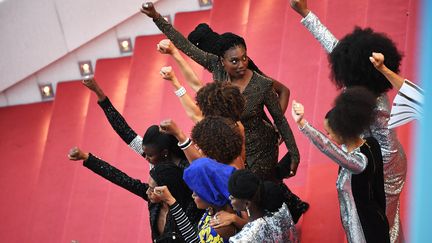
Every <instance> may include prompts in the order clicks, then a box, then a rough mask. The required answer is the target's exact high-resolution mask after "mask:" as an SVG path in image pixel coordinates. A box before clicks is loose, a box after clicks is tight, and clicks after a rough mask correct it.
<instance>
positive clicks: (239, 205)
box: [229, 195, 247, 212]
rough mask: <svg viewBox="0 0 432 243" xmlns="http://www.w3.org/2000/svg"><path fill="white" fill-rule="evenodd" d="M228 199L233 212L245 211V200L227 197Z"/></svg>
mask: <svg viewBox="0 0 432 243" xmlns="http://www.w3.org/2000/svg"><path fill="white" fill-rule="evenodd" d="M229 199H230V200H231V206H232V207H233V209H234V210H235V211H237V212H240V211H246V205H247V203H246V200H244V199H239V198H235V197H233V196H232V195H230V196H229Z"/></svg>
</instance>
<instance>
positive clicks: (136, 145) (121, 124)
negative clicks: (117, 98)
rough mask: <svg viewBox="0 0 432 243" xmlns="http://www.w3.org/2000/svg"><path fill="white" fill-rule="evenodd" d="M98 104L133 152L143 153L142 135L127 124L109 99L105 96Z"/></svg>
mask: <svg viewBox="0 0 432 243" xmlns="http://www.w3.org/2000/svg"><path fill="white" fill-rule="evenodd" d="M98 104H99V106H100V107H101V108H102V110H103V111H104V113H105V116H106V118H107V119H108V122H109V123H110V124H111V127H112V128H113V129H114V131H115V132H116V133H117V134H118V135H119V136H120V137H121V139H122V140H123V141H124V142H125V143H126V144H127V145H129V147H131V148H132V149H133V150H134V151H135V152H137V153H138V154H140V155H143V154H144V151H143V150H142V146H141V144H142V137H141V136H139V135H138V134H137V133H136V132H135V131H134V130H133V129H132V128H131V127H130V126H129V124H127V122H126V120H125V119H124V118H123V116H122V115H121V114H120V113H119V112H118V111H117V109H116V108H115V107H114V106H113V105H112V103H111V101H110V100H109V99H108V97H106V99H104V100H103V101H98Z"/></svg>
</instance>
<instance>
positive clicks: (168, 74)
mask: <svg viewBox="0 0 432 243" xmlns="http://www.w3.org/2000/svg"><path fill="white" fill-rule="evenodd" d="M160 74H161V76H162V78H163V79H165V80H168V81H170V82H171V84H172V86H173V88H174V93H175V94H176V95H177V96H178V97H179V99H180V103H181V104H182V106H183V108H184V109H185V111H186V114H187V116H188V117H189V118H190V119H192V121H193V122H194V123H197V122H199V121H201V120H202V119H203V115H202V112H201V110H200V109H199V107H198V106H197V105H196V103H195V102H194V101H193V100H192V98H191V97H190V96H189V94H187V93H186V89H185V88H184V87H183V86H182V85H181V84H180V82H179V81H178V79H177V77H176V75H175V73H174V71H173V70H172V68H171V67H162V68H161V70H160Z"/></svg>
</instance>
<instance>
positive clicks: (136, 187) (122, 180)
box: [83, 154, 149, 201]
mask: <svg viewBox="0 0 432 243" xmlns="http://www.w3.org/2000/svg"><path fill="white" fill-rule="evenodd" d="M83 165H84V166H85V167H87V168H88V169H90V170H91V171H93V172H94V173H96V174H98V175H100V176H102V177H103V178H105V179H107V180H109V181H111V182H112V183H114V184H116V185H117V186H120V187H122V188H124V189H126V190H128V191H130V192H132V193H133V194H135V195H137V196H139V197H141V198H143V199H144V200H146V201H148V197H147V194H146V191H147V189H148V187H149V185H148V184H147V183H143V182H141V181H140V180H138V179H134V178H131V177H130V176H128V175H127V174H125V173H124V172H122V171H121V170H119V169H117V168H115V167H114V166H112V165H110V164H108V163H107V162H105V161H103V160H101V159H99V158H97V157H95V156H93V155H92V154H89V157H88V159H87V160H85V161H84V163H83Z"/></svg>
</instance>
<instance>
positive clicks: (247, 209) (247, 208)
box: [246, 206, 250, 217]
mask: <svg viewBox="0 0 432 243" xmlns="http://www.w3.org/2000/svg"><path fill="white" fill-rule="evenodd" d="M246 213H247V216H248V217H250V212H249V207H248V206H246Z"/></svg>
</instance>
